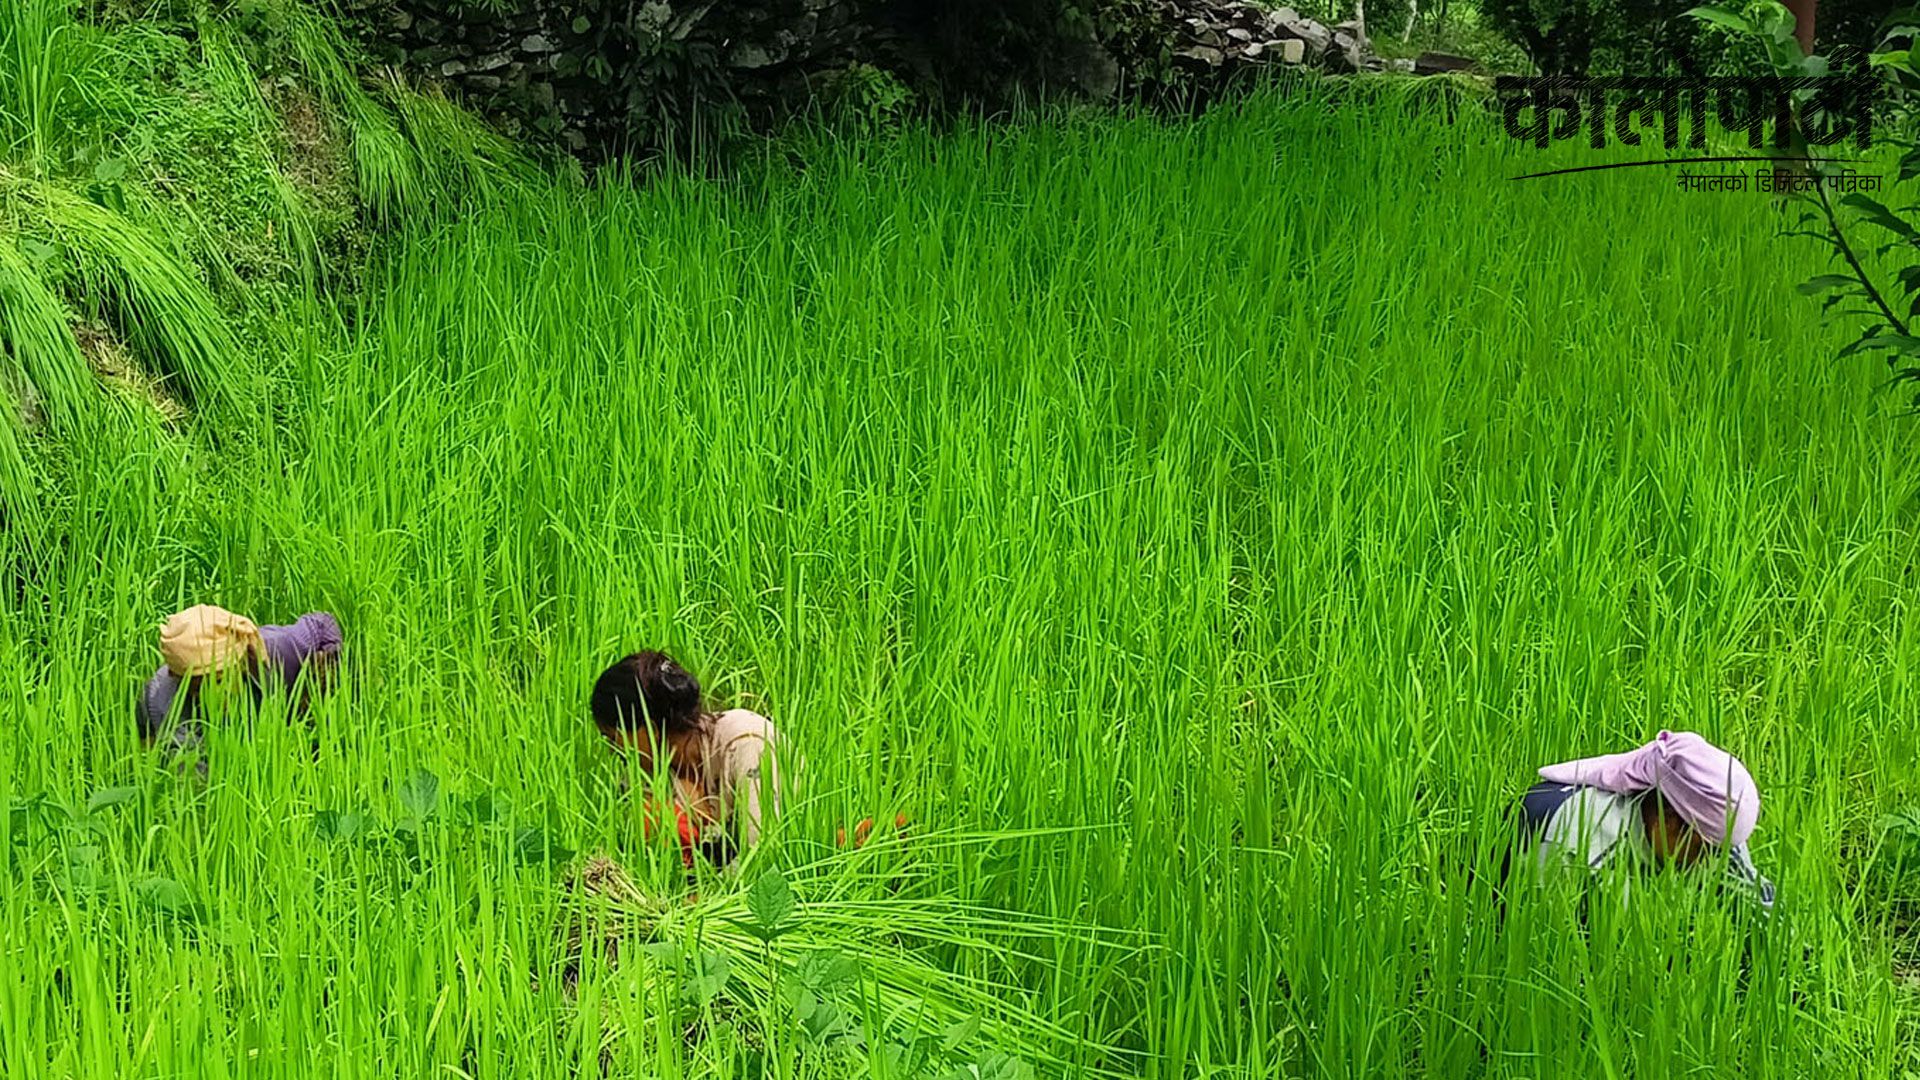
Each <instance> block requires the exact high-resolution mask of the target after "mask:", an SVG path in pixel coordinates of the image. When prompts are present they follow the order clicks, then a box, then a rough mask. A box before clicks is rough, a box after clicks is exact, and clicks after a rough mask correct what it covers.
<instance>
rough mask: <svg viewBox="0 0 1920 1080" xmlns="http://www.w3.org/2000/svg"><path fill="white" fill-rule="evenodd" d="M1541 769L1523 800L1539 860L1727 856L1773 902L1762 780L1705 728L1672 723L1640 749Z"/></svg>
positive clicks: (1679, 860) (1746, 886)
mask: <svg viewBox="0 0 1920 1080" xmlns="http://www.w3.org/2000/svg"><path fill="white" fill-rule="evenodd" d="M1540 777H1541V780H1540V782H1539V783H1537V784H1535V785H1533V787H1531V788H1529V789H1528V790H1527V793H1526V794H1525V796H1523V797H1522V799H1521V802H1520V815H1519V816H1520V836H1519V837H1518V838H1517V843H1516V846H1517V847H1518V848H1519V849H1520V850H1522V851H1527V852H1529V853H1530V854H1531V855H1532V857H1533V858H1534V859H1535V861H1536V866H1537V867H1538V868H1539V869H1543V870H1550V869H1554V868H1566V867H1572V868H1576V869H1586V870H1589V871H1599V870H1602V869H1604V868H1608V867H1612V866H1617V865H1620V864H1622V863H1631V864H1634V865H1639V866H1644V867H1649V868H1653V869H1660V868H1664V867H1668V866H1673V867H1693V866H1700V865H1712V864H1719V865H1722V866H1724V868H1725V871H1726V874H1727V879H1728V880H1729V881H1730V882H1731V883H1732V884H1734V885H1735V886H1736V887H1737V888H1739V889H1740V890H1741V891H1743V892H1745V893H1746V894H1747V895H1749V896H1751V897H1752V898H1753V899H1755V900H1757V901H1758V902H1759V903H1760V904H1761V905H1762V906H1763V907H1766V908H1771V907H1772V906H1773V884H1772V883H1771V882H1769V881H1768V880H1767V879H1766V878H1765V877H1763V876H1761V874H1760V872H1759V870H1757V869H1756V868H1755V867H1754V864H1753V858H1752V856H1751V855H1750V854H1749V852H1748V850H1747V841H1748V839H1749V838H1750V837H1751V836H1752V835H1753V830H1754V827H1755V826H1756V825H1757V824H1758V822H1759V819H1760V789H1759V787H1758V785H1756V784H1755V783H1754V782H1753V777H1752V776H1751V775H1750V774H1749V773H1748V772H1747V769H1746V766H1744V765H1742V764H1740V761H1739V759H1738V758H1735V757H1734V756H1733V755H1732V754H1729V753H1727V752H1726V751H1724V750H1721V749H1719V748H1718V747H1716V746H1714V745H1712V744H1711V743H1709V742H1707V741H1706V740H1705V739H1703V738H1701V737H1700V736H1698V735H1696V734H1694V733H1692V732H1689V731H1679V732H1674V731H1662V732H1661V733H1660V734H1659V736H1658V737H1657V738H1655V739H1654V740H1653V741H1652V742H1649V743H1647V744H1646V745H1644V746H1641V747H1638V748H1636V749H1633V750H1628V751H1624V752H1622V753H1617V754H1603V755H1601V756H1599V757H1590V758H1580V759H1578V760H1575V761H1568V762H1563V763H1561V764H1559V765H1549V766H1547V767H1546V768H1543V769H1541V770H1540ZM1509 860H1510V863H1509V868H1510V865H1511V856H1509Z"/></svg>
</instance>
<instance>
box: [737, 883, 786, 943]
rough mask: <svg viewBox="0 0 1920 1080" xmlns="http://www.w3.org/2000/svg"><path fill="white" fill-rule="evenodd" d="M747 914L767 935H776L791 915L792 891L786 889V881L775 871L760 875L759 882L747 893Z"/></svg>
mask: <svg viewBox="0 0 1920 1080" xmlns="http://www.w3.org/2000/svg"><path fill="white" fill-rule="evenodd" d="M747 912H748V913H749V914H751V915H752V916H753V919H754V921H755V922H756V923H758V924H759V926H760V929H761V930H762V931H764V932H766V933H767V934H769V935H772V934H774V933H776V932H777V931H778V930H779V929H780V927H781V925H782V924H784V923H785V922H786V921H787V916H789V915H791V914H793V890H792V889H791V888H789V887H788V885H787V879H786V878H784V877H781V876H780V874H779V872H778V871H775V870H769V871H767V872H766V873H764V874H762V875H760V880H758V881H755V882H754V883H753V888H752V889H750V890H748V891H747Z"/></svg>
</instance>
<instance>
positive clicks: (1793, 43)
mask: <svg viewBox="0 0 1920 1080" xmlns="http://www.w3.org/2000/svg"><path fill="white" fill-rule="evenodd" d="M1687 14H1688V15H1690V16H1692V17H1694V18H1696V19H1699V20H1701V21H1702V22H1706V23H1709V24H1711V25H1713V26H1716V27H1719V28H1721V29H1723V30H1726V31H1728V32H1730V33H1732V34H1734V35H1736V36H1737V37H1739V38H1742V39H1744V40H1747V41H1750V42H1752V43H1754V44H1756V45H1758V46H1759V47H1760V48H1761V50H1762V51H1763V53H1764V55H1765V57H1766V59H1767V62H1768V63H1769V64H1770V65H1771V66H1772V68H1773V70H1774V71H1775V73H1777V74H1779V75H1780V76H1782V77H1801V76H1808V75H1814V76H1824V75H1829V74H1832V71H1833V66H1832V63H1831V61H1830V60H1829V59H1828V58H1827V57H1824V56H1820V55H1817V54H1816V55H1812V56H1809V55H1806V54H1805V53H1803V52H1802V51H1801V47H1800V42H1799V40H1798V39H1797V38H1796V36H1795V33H1794V29H1795V25H1796V23H1795V19H1794V16H1793V14H1792V12H1790V11H1788V10H1787V9H1786V8H1785V7H1784V6H1782V5H1781V4H1779V3H1777V2H1776V0H1761V2H1758V3H1753V4H1750V5H1748V6H1747V8H1746V9H1745V10H1743V11H1732V10H1729V9H1726V8H1719V7H1701V8H1694V9H1693V10H1691V11H1689V12H1687ZM1917 37H1920V8H1909V9H1906V10H1904V11H1901V12H1898V13H1896V14H1894V15H1893V16H1891V17H1890V18H1888V19H1887V20H1886V22H1885V23H1883V24H1882V29H1881V36H1880V44H1879V46H1878V47H1877V48H1876V49H1875V50H1874V52H1873V53H1872V54H1871V55H1870V56H1869V57H1868V63H1869V65H1870V66H1871V68H1872V70H1873V71H1875V72H1878V73H1879V74H1880V75H1881V76H1882V78H1883V80H1884V82H1883V85H1884V87H1885V89H1886V92H1887V97H1888V101H1887V103H1888V104H1890V105H1891V106H1892V107H1893V109H1894V110H1895V112H1896V115H1895V116H1894V117H1893V118H1892V119H1893V120H1894V121H1895V122H1894V123H1891V124H1883V125H1882V129H1883V130H1886V129H1888V128H1891V129H1892V130H1894V131H1895V135H1894V136H1893V141H1894V144H1895V145H1896V146H1898V147H1899V148H1900V150H1901V154H1900V161H1899V170H1898V174H1897V176H1896V178H1895V181H1894V183H1895V185H1899V184H1905V183H1907V182H1908V181H1911V180H1912V179H1913V178H1914V177H1916V176H1920V135H1916V134H1915V130H1916V128H1915V124H1914V120H1915V115H1914V111H1913V102H1914V95H1915V93H1916V91H1920V63H1917V62H1916V53H1915V50H1914V45H1915V41H1916V38H1917ZM1793 98H1794V101H1793V105H1794V122H1793V128H1792V131H1791V132H1790V141H1789V145H1788V147H1787V148H1786V151H1787V153H1789V154H1792V155H1793V156H1795V157H1804V158H1807V159H1809V161H1810V170H1811V172H1812V173H1813V174H1814V177H1815V183H1814V184H1813V185H1812V186H1811V188H1810V190H1807V191H1805V192H1801V193H1796V194H1794V195H1792V196H1790V197H1791V198H1793V199H1795V200H1799V201H1802V202H1803V203H1804V204H1805V209H1804V212H1803V213H1802V214H1801V215H1800V218H1799V221H1798V227H1797V228H1794V229H1791V230H1788V232H1787V235H1789V236H1804V237H1810V238H1813V239H1815V240H1818V241H1820V242H1821V243H1824V244H1826V245H1827V246H1828V247H1829V248H1830V249H1831V250H1832V252H1833V254H1834V257H1835V258H1836V259H1837V260H1838V261H1839V262H1840V263H1841V265H1842V267H1843V269H1844V272H1841V273H1832V274H1821V275H1819V276H1817V277H1814V278H1812V279H1811V280H1808V281H1806V282H1803V283H1802V284H1801V285H1800V292H1801V293H1803V294H1805V295H1808V296H1824V297H1825V298H1826V299H1825V302H1824V303H1823V304H1822V306H1821V311H1822V312H1823V313H1824V314H1829V315H1831V314H1833V313H1835V311H1836V309H1838V314H1840V315H1845V316H1852V317H1855V318H1862V319H1865V320H1866V324H1865V326H1864V328H1863V329H1862V330H1861V332H1860V334H1859V336H1858V337H1856V338H1855V339H1854V340H1853V341H1852V342H1850V343H1848V344H1847V345H1846V346H1845V347H1844V348H1842V349H1841V350H1840V353H1839V355H1840V356H1841V357H1848V356H1854V355H1859V354H1863V353H1874V352H1878V353H1885V354H1886V360H1887V366H1888V369H1889V371H1890V374H1891V377H1890V378H1889V380H1888V384H1889V385H1893V384H1898V383H1913V382H1920V338H1916V337H1915V336H1914V335H1913V334H1912V333H1911V332H1910V328H1911V327H1912V324H1913V320H1914V319H1916V318H1920V226H1916V224H1915V218H1914V216H1913V215H1914V214H1915V213H1916V211H1920V204H1908V205H1905V206H1901V207H1899V208H1898V209H1895V208H1893V207H1889V206H1888V205H1887V204H1886V203H1884V202H1881V201H1880V200H1879V199H1876V198H1874V197H1873V196H1871V195H1868V194H1866V193H1864V192H1859V191H1849V192H1846V193H1844V194H1842V195H1840V197H1839V198H1838V199H1837V200H1836V199H1835V198H1834V197H1833V194H1832V192H1831V190H1830V188H1831V183H1830V182H1831V181H1832V180H1833V179H1836V178H1838V177H1839V176H1840V175H1842V172H1843V170H1842V169H1841V168H1840V163H1839V162H1836V161H1834V160H1831V159H1823V158H1821V157H1820V155H1819V154H1818V152H1817V150H1816V147H1815V145H1814V144H1813V142H1812V141H1811V140H1809V139H1808V137H1807V133H1808V132H1810V131H1815V132H1817V131H1820V130H1821V129H1822V128H1823V126H1824V125H1827V124H1830V123H1832V122H1834V121H1833V119H1832V118H1830V117H1827V116H1824V115H1822V113H1821V112H1820V110H1819V108H1818V106H1817V104H1816V101H1817V99H1816V97H1815V93H1814V91H1811V90H1798V91H1794V93H1793ZM1843 210H1844V211H1846V213H1844V214H1843V213H1842V211H1843ZM1850 226H1866V227H1868V228H1871V229H1873V230H1877V231H1878V232H1879V233H1881V234H1882V237H1881V242H1880V243H1879V244H1878V246H1876V247H1873V248H1871V255H1870V256H1868V257H1865V258H1863V254H1862V253H1863V250H1866V249H1863V248H1862V246H1861V245H1859V244H1857V243H1855V242H1854V240H1853V239H1851V238H1850V237H1849V235H1848V229H1849V227H1850ZM1903 254H1904V256H1905V258H1904V260H1901V259H1900V256H1901V255H1903ZM1868 258H1871V259H1872V260H1874V261H1876V262H1877V261H1879V260H1883V259H1894V260H1896V261H1901V262H1902V265H1900V266H1899V268H1898V269H1897V270H1895V271H1894V273H1893V275H1892V281H1891V283H1887V284H1882V283H1880V282H1876V280H1875V275H1874V273H1873V272H1872V271H1871V270H1870V268H1869V267H1868V265H1867V261H1868ZM1842 305H1850V306H1842ZM1913 409H1914V411H1916V412H1920V390H1916V392H1915V394H1914V397H1913Z"/></svg>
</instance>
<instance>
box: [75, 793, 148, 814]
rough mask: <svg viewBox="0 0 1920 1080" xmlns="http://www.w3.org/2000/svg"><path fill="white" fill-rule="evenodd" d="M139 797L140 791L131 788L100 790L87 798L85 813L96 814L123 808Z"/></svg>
mask: <svg viewBox="0 0 1920 1080" xmlns="http://www.w3.org/2000/svg"><path fill="white" fill-rule="evenodd" d="M139 797H140V789H139V788H132V787H111V788H101V789H100V790H99V791H96V792H94V793H93V794H92V795H90V796H88V797H87V813H89V814H97V813H99V812H100V811H102V810H106V809H109V808H111V807H115V806H125V805H126V804H127V803H130V802H132V801H133V800H135V799H137V798H139Z"/></svg>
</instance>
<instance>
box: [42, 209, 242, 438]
mask: <svg viewBox="0 0 1920 1080" xmlns="http://www.w3.org/2000/svg"><path fill="white" fill-rule="evenodd" d="M19 198H20V199H21V200H22V202H23V203H24V204H25V205H26V206H28V207H29V208H30V209H31V211H32V212H34V213H36V214H38V215H39V216H40V218H41V220H42V221H43V222H44V224H45V226H46V228H47V229H48V230H49V232H50V233H51V234H52V235H53V236H55V237H56V238H57V239H58V240H59V241H60V242H61V243H62V244H64V245H66V246H68V247H69V248H71V249H72V250H73V252H74V253H75V255H76V256H77V259H76V261H77V264H78V268H79V269H78V272H79V275H80V278H81V280H82V282H83V283H84V285H85V287H86V288H87V289H88V290H89V293H90V296H91V297H92V298H93V300H94V302H96V303H101V304H104V305H106V306H107V309H108V310H109V311H111V312H112V314H113V315H114V316H115V318H116V319H117V320H118V321H119V322H120V324H121V325H122V327H123V328H124V330H125V332H126V334H127V336H128V338H129V339H130V340H131V341H132V342H133V343H134V344H135V346H136V347H137V348H139V349H140V351H141V353H142V354H143V355H144V356H146V357H149V358H151V359H152V360H153V361H155V363H156V366H157V367H158V368H159V370H160V371H161V372H162V373H164V374H165V375H167V376H169V377H171V378H173V379H176V380H178V381H179V383H180V384H181V385H182V386H183V387H184V388H185V389H186V390H187V391H188V392H189V393H190V394H191V395H192V396H193V399H194V400H195V401H196V402H197V403H199V404H200V405H202V406H203V407H208V408H218V407H234V408H237V409H239V410H240V411H241V413H242V414H244V410H245V408H246V406H247V405H248V403H250V402H257V401H258V399H259V393H260V389H259V379H258V375H257V374H256V373H255V372H254V371H253V370H251V369H250V367H249V365H248V364H247V363H246V362H245V361H244V360H243V359H242V358H241V357H240V356H239V350H238V346H237V344H236V343H235V342H234V340H233V337H232V335H231V332H230V331H229V329H228V327H227V323H226V318H225V316H224V315H223V314H222V313H221V311H220V309H219V307H218V306H217V304H216V303H215V302H214V299H213V297H212V296H211V295H210V294H209V293H208V292H207V289H206V286H205V285H203V284H202V283H200V282H199V281H197V280H195V279H194V278H193V277H192V276H190V275H189V273H188V272H187V271H186V270H185V269H184V268H183V267H182V266H181V265H180V262H179V260H178V259H177V258H175V257H174V255H173V254H172V253H171V252H169V251H167V250H166V249H165V248H164V247H162V246H161V245H160V244H159V243H157V242H156V241H155V240H154V239H153V238H152V237H151V236H150V235H148V234H147V233H146V232H144V231H143V230H142V229H140V228H139V227H138V226H136V225H134V224H133V223H132V222H130V221H128V220H127V219H126V218H124V217H122V216H121V215H119V214H117V213H115V212H113V211H112V210H109V209H107V208H106V207H103V206H99V205H97V204H95V203H92V202H89V201H87V200H85V199H82V198H80V197H79V196H77V195H74V194H73V193H71V192H69V191H67V190H66V189H65V188H62V187H59V186H56V185H52V184H28V185H26V186H25V187H24V188H22V189H21V192H20V195H19Z"/></svg>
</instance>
